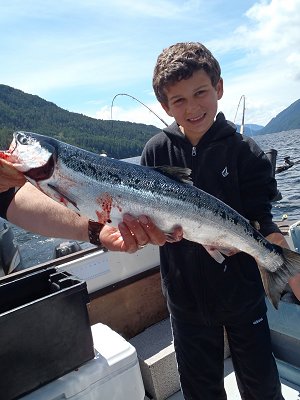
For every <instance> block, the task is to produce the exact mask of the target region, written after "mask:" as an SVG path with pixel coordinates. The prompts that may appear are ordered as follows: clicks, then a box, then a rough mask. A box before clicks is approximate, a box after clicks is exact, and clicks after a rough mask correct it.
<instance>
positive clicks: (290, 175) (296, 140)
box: [13, 129, 300, 267]
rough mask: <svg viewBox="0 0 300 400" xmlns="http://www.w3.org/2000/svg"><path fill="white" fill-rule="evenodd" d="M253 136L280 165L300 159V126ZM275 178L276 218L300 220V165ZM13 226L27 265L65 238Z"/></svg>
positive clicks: (49, 254) (44, 257) (47, 257)
mask: <svg viewBox="0 0 300 400" xmlns="http://www.w3.org/2000/svg"><path fill="white" fill-rule="evenodd" d="M254 139H255V141H256V142H257V143H258V144H259V145H260V147H261V148H262V149H263V150H264V151H268V150H269V149H271V148H273V149H276V150H277V152H278V154H277V165H281V164H283V162H284V157H286V156H290V157H291V160H298V159H300V152H299V149H300V129H297V130H294V131H287V132H279V133H275V134H268V135H263V136H255V137H254ZM133 161H134V160H133ZM276 179H277V183H278V189H279V190H280V192H281V194H282V200H281V201H279V202H276V203H274V204H273V215H274V219H275V220H281V218H282V216H283V215H284V214H287V215H288V218H289V219H291V220H293V219H300V209H299V204H300V193H299V189H300V164H298V165H295V166H293V167H292V168H290V169H289V170H287V171H285V172H282V173H280V174H276ZM13 229H14V234H15V238H16V242H17V243H18V245H19V248H20V250H21V255H22V259H23V265H24V267H29V266H33V265H36V264H39V263H42V262H45V261H48V260H50V259H52V258H53V253H54V249H55V246H56V245H58V244H59V243H61V242H62V241H63V240H62V239H50V238H45V237H42V236H39V235H33V234H31V233H28V232H24V231H23V230H21V229H19V228H16V227H13ZM87 246H89V244H82V247H83V248H86V247H87Z"/></svg>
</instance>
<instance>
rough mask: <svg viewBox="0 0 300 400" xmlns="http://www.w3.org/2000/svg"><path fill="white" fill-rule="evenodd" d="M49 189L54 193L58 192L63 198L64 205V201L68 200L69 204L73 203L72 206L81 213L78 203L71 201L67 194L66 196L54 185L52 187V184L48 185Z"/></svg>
mask: <svg viewBox="0 0 300 400" xmlns="http://www.w3.org/2000/svg"><path fill="white" fill-rule="evenodd" d="M48 187H49V188H50V189H52V190H53V191H54V192H56V193H57V194H58V195H59V196H60V197H61V198H62V201H61V202H62V203H63V202H64V200H66V201H67V202H68V203H71V204H72V206H74V207H75V208H76V209H77V210H78V211H79V208H78V207H77V203H76V202H75V201H74V200H72V199H70V198H69V197H68V196H67V195H66V194H64V193H63V192H62V191H61V190H60V189H58V188H57V187H56V186H54V185H51V184H50V183H48Z"/></svg>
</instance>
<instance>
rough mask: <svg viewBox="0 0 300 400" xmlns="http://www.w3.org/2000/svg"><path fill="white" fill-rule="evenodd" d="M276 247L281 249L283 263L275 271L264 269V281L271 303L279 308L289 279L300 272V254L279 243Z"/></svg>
mask: <svg viewBox="0 0 300 400" xmlns="http://www.w3.org/2000/svg"><path fill="white" fill-rule="evenodd" d="M274 247H275V248H276V249H278V250H279V249H280V253H281V255H282V259H283V263H282V264H281V266H280V267H279V268H278V269H277V270H276V271H274V272H271V271H269V270H264V276H263V283H264V287H265V291H266V294H267V296H268V297H269V299H270V301H271V303H272V304H273V306H274V307H275V308H276V309H278V303H279V300H280V298H281V294H282V292H283V291H284V289H285V287H286V285H287V283H288V281H289V279H290V278H292V277H293V276H295V275H297V274H299V273H300V254H299V253H296V252H295V251H293V250H290V249H287V248H284V247H280V246H277V245H274Z"/></svg>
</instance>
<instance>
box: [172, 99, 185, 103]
mask: <svg viewBox="0 0 300 400" xmlns="http://www.w3.org/2000/svg"><path fill="white" fill-rule="evenodd" d="M182 102H183V99H177V100H175V101H174V104H180V103H182Z"/></svg>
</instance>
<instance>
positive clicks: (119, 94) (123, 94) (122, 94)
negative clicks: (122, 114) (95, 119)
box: [110, 93, 168, 126]
mask: <svg viewBox="0 0 300 400" xmlns="http://www.w3.org/2000/svg"><path fill="white" fill-rule="evenodd" d="M118 96H128V97H130V98H132V99H133V100H135V101H137V102H138V103H140V104H142V106H144V107H146V108H147V109H148V110H149V111H150V112H152V114H154V115H155V116H156V117H157V118H158V119H159V120H160V121H161V122H162V123H163V124H165V125H166V126H168V124H167V123H166V122H165V121H164V120H163V119H162V118H161V117H160V116H159V115H157V114H156V113H155V112H154V111H153V110H151V108H150V107H148V106H147V105H146V104H144V103H143V102H142V101H141V100H139V99H137V98H136V97H134V96H132V95H131V94H127V93H118V94H116V95H115V96H114V98H113V99H112V102H111V106H110V119H111V121H112V122H113V119H112V109H113V105H114V101H115V99H116V97H118Z"/></svg>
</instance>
